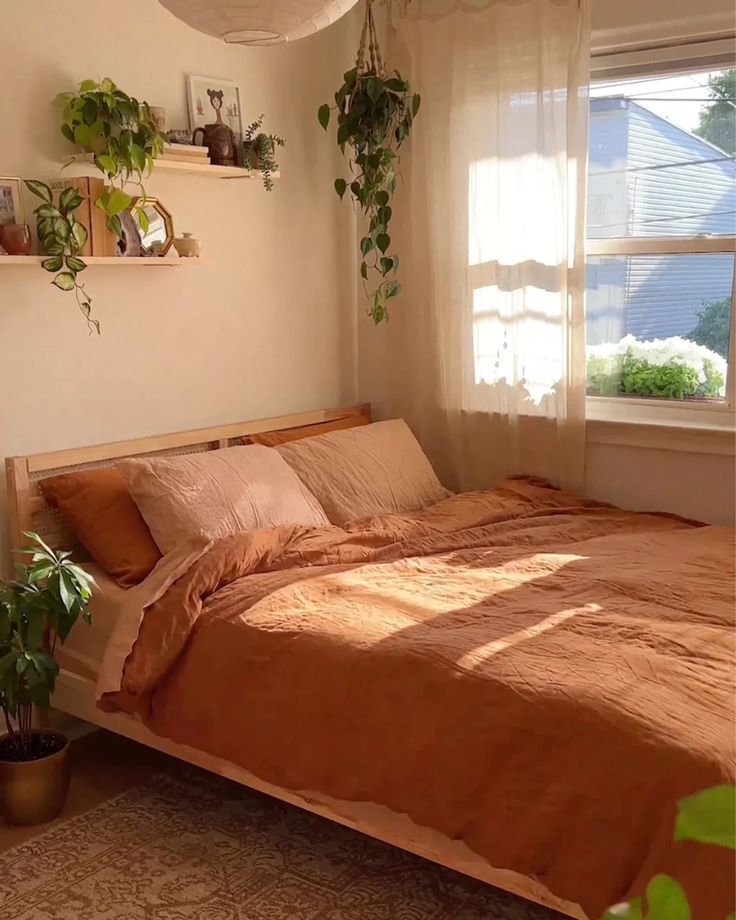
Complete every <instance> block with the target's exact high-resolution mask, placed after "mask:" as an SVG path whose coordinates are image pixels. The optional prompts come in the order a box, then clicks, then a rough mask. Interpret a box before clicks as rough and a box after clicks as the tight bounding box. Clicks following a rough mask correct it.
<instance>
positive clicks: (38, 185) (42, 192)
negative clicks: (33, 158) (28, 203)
mask: <svg viewBox="0 0 736 920" xmlns="http://www.w3.org/2000/svg"><path fill="white" fill-rule="evenodd" d="M25 184H26V188H27V189H28V190H29V191H31V192H33V194H34V195H38V197H39V198H41V199H42V200H43V201H45V202H46V204H51V202H52V200H53V195H52V194H51V189H50V188H49V187H48V185H46V183H45V182H41V181H40V180H38V179H26V180H25Z"/></svg>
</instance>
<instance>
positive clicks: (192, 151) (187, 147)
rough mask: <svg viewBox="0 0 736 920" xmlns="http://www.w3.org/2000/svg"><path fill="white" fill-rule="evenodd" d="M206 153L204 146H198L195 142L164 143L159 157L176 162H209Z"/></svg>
mask: <svg viewBox="0 0 736 920" xmlns="http://www.w3.org/2000/svg"><path fill="white" fill-rule="evenodd" d="M208 153H209V151H208V150H207V148H206V147H198V146H196V145H195V144H166V146H165V147H164V152H163V153H162V154H161V158H162V159H164V160H176V162H177V163H209V162H210V158H209V157H208V156H207V154H208Z"/></svg>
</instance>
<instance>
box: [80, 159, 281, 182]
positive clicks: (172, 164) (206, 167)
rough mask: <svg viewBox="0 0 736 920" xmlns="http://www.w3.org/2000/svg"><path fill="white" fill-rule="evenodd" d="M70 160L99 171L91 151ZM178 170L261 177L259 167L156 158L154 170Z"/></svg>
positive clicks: (275, 176) (212, 176)
mask: <svg viewBox="0 0 736 920" xmlns="http://www.w3.org/2000/svg"><path fill="white" fill-rule="evenodd" d="M68 162H72V163H80V164H84V165H89V166H91V167H93V168H94V169H95V171H97V167H96V166H95V165H94V157H93V156H92V154H91V153H78V154H76V155H75V156H73V157H71V158H70V160H69V161H68ZM159 170H161V171H162V172H178V173H184V174H187V175H190V176H202V177H204V178H205V179H260V177H261V174H260V172H259V171H258V170H257V169H241V168H240V167H238V166H214V165H213V164H211V163H184V162H182V161H180V160H167V159H166V158H164V157H157V159H155V160H154V167H153V171H154V172H158V171H159ZM280 176H281V173H278V172H275V173H271V178H272V179H278V178H279V177H280Z"/></svg>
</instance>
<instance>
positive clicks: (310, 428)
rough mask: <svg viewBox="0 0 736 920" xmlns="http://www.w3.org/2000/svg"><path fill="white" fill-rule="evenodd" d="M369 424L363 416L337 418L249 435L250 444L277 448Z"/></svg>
mask: <svg viewBox="0 0 736 920" xmlns="http://www.w3.org/2000/svg"><path fill="white" fill-rule="evenodd" d="M368 424H370V423H369V421H368V419H367V418H366V417H365V416H364V415H351V416H349V417H348V418H339V419H336V420H334V421H331V422H317V423H316V424H314V425H302V426H301V428H282V429H281V430H280V431H260V432H258V434H249V435H248V441H249V443H250V444H263V445H264V446H265V447H277V446H278V445H279V444H288V443H289V441H300V440H301V439H302V438H313V437H315V435H318V434H326V433H327V432H328V431H343V430H344V429H345V428H359V427H360V426H361V425H368Z"/></svg>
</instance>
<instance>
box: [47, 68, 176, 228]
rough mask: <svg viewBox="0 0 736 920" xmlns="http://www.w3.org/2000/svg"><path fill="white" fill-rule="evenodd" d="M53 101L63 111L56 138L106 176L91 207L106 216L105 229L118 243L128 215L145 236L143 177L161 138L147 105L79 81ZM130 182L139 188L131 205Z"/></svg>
mask: <svg viewBox="0 0 736 920" xmlns="http://www.w3.org/2000/svg"><path fill="white" fill-rule="evenodd" d="M56 100H57V102H58V103H59V105H61V106H62V107H63V109H62V122H61V133H62V134H63V135H64V137H65V138H66V139H67V140H68V141H71V143H73V144H76V146H77V147H79V148H80V149H81V150H82V151H84V152H85V153H91V154H93V156H94V162H95V166H97V168H98V169H99V170H100V171H101V172H102V173H103V174H104V176H105V191H104V192H103V194H102V195H100V196H99V197H98V198H97V199H96V200H95V202H94V203H95V205H96V207H98V208H101V209H102V210H103V211H104V212H105V214H106V215H107V226H108V227H109V229H110V230H112V232H113V233H114V234H115V236H117V237H118V238H120V236H121V235H122V228H121V226H120V217H119V215H120V214H121V212H123V211H128V210H130V211H131V213H134V216H135V218H136V220H137V222H138V224H139V226H140V228H141V230H142V232H143V233H145V232H146V230H147V229H148V221H147V220H146V214H145V209H144V205H145V203H146V191H145V189H144V188H143V177H144V176H149V175H150V174H151V171H152V169H153V161H154V159H155V158H156V157H157V156H160V155H161V154H162V153H163V150H164V136H163V135H162V134H160V133H159V132H158V131H157V130H156V125H155V122H154V120H153V116H152V115H151V109H150V107H149V105H148V103H147V102H139V101H138V100H137V99H134V98H133V97H132V96H128V95H127V93H124V92H123V91H122V90H121V89H120V88H119V87H118V86H116V85H115V83H113V81H112V80H111V79H110V78H109V77H105V79H104V80H102V81H100V82H99V83H98V82H97V81H96V80H82V82H81V83H80V84H79V86H78V88H77V92H76V93H71V92H68V93H59V95H58V96H57V97H56ZM129 182H133V183H135V184H136V185H137V186H138V188H139V191H138V194H137V195H136V196H135V201H134V199H133V196H131V195H129V194H128V193H127V192H126V191H125V186H126V184H127V183H129Z"/></svg>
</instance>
